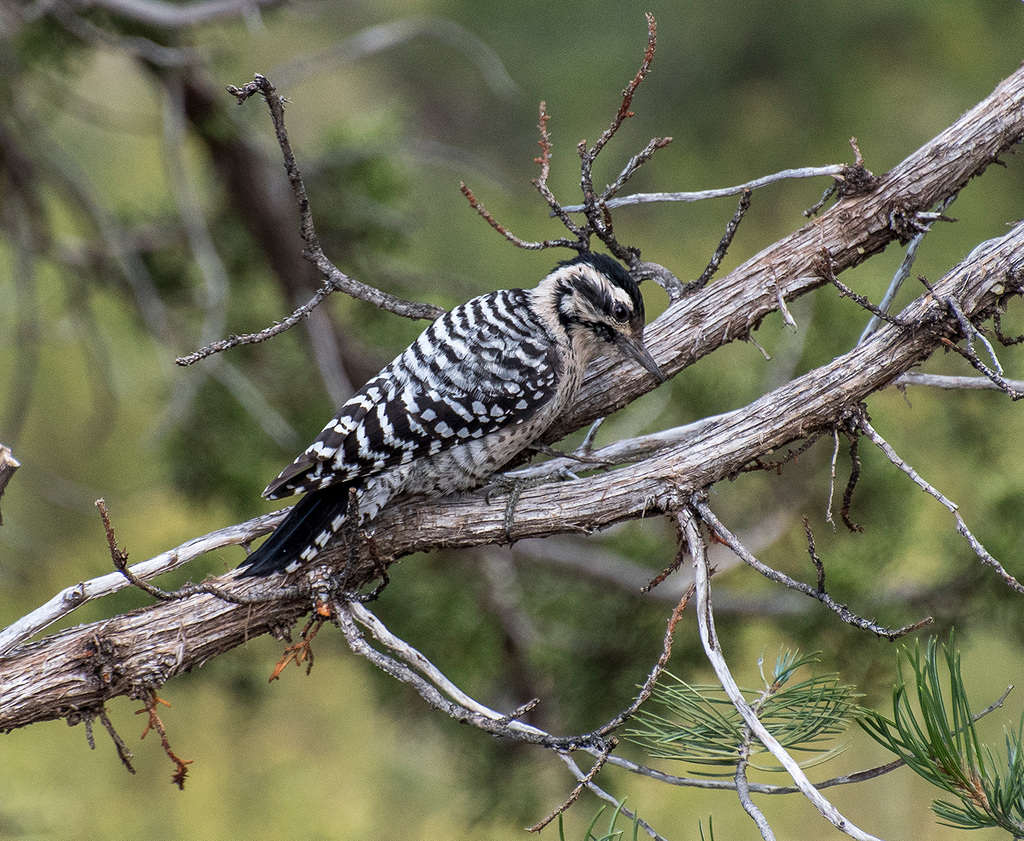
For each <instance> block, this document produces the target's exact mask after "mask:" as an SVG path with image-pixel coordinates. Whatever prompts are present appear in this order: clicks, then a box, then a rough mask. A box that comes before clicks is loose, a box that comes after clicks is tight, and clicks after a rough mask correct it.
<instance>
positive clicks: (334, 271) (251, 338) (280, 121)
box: [175, 73, 444, 365]
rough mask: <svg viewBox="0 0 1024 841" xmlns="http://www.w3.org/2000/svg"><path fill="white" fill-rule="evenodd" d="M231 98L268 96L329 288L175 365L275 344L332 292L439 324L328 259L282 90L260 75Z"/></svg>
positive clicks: (303, 222) (423, 308)
mask: <svg viewBox="0 0 1024 841" xmlns="http://www.w3.org/2000/svg"><path fill="white" fill-rule="evenodd" d="M228 92H229V93H230V94H231V95H232V96H234V97H235V98H236V99H237V100H238V102H239V104H242V103H244V102H246V101H247V100H248V99H249V98H250V97H252V96H254V95H255V94H257V93H259V94H261V95H262V96H263V99H264V101H265V102H266V103H267V106H268V108H269V109H270V114H271V118H272V120H273V123H274V132H275V134H276V135H277V142H278V145H279V146H280V147H281V153H282V155H283V157H284V166H285V171H286V172H287V174H288V181H289V183H290V184H291V187H292V192H293V193H294V194H295V199H296V201H297V203H298V206H299V217H300V234H301V235H302V240H303V242H305V244H306V247H305V250H304V251H303V256H304V257H305V258H306V259H307V260H308V261H309V262H310V263H312V264H313V265H314V266H316V267H317V269H318V270H319V271H320V274H321V276H322V277H323V280H324V286H322V287H321V288H320V289H319V290H318V291H317V293H316V295H314V296H313V298H311V299H310V300H309V301H308V302H307V303H306V304H304V305H303V306H301V307H299V308H298V309H296V310H295V311H294V312H293V313H292V314H291V315H290V316H288V317H287V318H285V319H284V320H282V321H280V322H278V323H277V324H275V325H273V326H272V327H268V328H266V329H265V330H261V331H260V332H258V333H250V334H246V335H244V336H231V337H229V338H227V339H224V340H222V341H219V342H213V343H211V344H208V345H206V346H205V347H203V348H200V349H199V350H197V351H196V352H195V353H192V354H189V355H188V356H182V357H178V359H176V360H175V361H176V362H177V364H179V365H191V364H193V363H194V362H197V361H199V360H200V359H205V358H206V357H207V356H210V355H211V354H214V353H218V352H220V351H223V350H227V349H228V348H232V347H236V346H238V345H243V344H252V343H254V342H262V341H265V340H266V339H269V338H272V337H273V336H276V335H277V334H278V333H281V332H283V331H285V330H287V329H288V328H290V327H292V326H293V325H294V324H296V323H297V322H298V321H299V320H301V319H302V318H305V317H307V316H308V315H309V313H310V312H311V311H312V310H313V309H314V308H316V307H317V306H318V305H319V304H320V303H321V302H322V301H323V299H324V298H326V297H327V296H328V295H330V294H331V293H332V292H337V291H340V292H344V293H345V294H347V295H350V296H351V297H353V298H358V299H359V300H362V301H366V302H368V303H370V304H373V305H374V306H376V307H379V308H381V309H385V310H388V311H389V312H392V313H395V314H396V315H401V316H404V317H406V318H414V319H417V318H430V319H434V318H437V317H438V316H439V315H441V314H442V313H443V312H444V310H443V309H441V308H440V307H437V306H434V305H433V304H421V303H417V302H415V301H405V300H403V299H401V298H397V297H395V296H394V295H390V294H388V293H387V292H383V291H381V290H380V289H376V288H374V287H372V286H369V285H367V284H365V283H360V282H359V281H357V280H353V279H352V278H350V277H349V276H348V275H346V274H345V273H344V272H342V271H341V270H340V269H338V267H337V266H335V265H334V264H333V263H332V262H331V261H330V260H329V259H328V258H327V256H326V255H325V254H324V252H323V248H322V247H321V245H320V239H319V237H318V236H317V233H316V228H315V227H314V225H313V214H312V210H311V207H310V202H309V196H308V195H307V194H306V186H305V184H304V183H303V181H302V174H301V173H300V171H299V166H298V164H297V163H296V161H295V155H294V153H293V152H292V148H291V142H290V141H289V140H288V131H287V129H286V128H285V123H284V99H283V98H282V97H280V96H278V95H277V90H276V88H275V87H274V85H273V84H271V82H270V81H269V80H268V79H267V78H266V77H265V76H262V75H260V74H259V73H257V74H256V75H255V77H254V78H253V81H251V82H249V83H248V84H246V85H244V86H243V87H241V88H238V87H235V86H234V85H230V86H228Z"/></svg>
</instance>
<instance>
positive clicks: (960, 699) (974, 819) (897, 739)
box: [859, 633, 1024, 838]
mask: <svg viewBox="0 0 1024 841" xmlns="http://www.w3.org/2000/svg"><path fill="white" fill-rule="evenodd" d="M942 652H943V655H944V657H943V658H942V660H944V663H943V662H941V661H940V657H939V645H938V642H937V641H936V640H935V638H934V637H933V638H930V639H929V640H928V642H927V645H926V647H925V652H924V654H923V655H922V653H921V648H920V645H919V644H915V646H914V649H913V650H911V649H909V648H907V647H906V646H904V647H903V648H902V651H901V652H899V653H897V667H898V669H899V673H900V682H899V683H898V684H897V686H896V688H895V690H894V691H893V700H892V708H893V717H892V718H891V719H890V718H886V717H885V716H883V715H881V714H880V713H878V712H875V711H873V710H872V711H867V712H866V714H865V715H864V716H863V717H862V718H861V719H860V721H859V723H860V725H861V727H863V728H864V730H865V731H867V733H868V734H869V735H870V736H871V737H872V738H873V739H875V740H876V741H877V742H879V743H880V744H882V745H883V746H884V747H886V748H888V749H889V750H890V751H892V752H893V753H894V754H896V755H897V756H898V757H900V759H902V760H903V761H904V762H906V763H907V765H908V766H909V767H910V768H911V769H912V770H913V771H914V772H915V773H917V774H918V775H920V776H921V777H923V778H924V779H925V780H927V781H928V782H930V783H931V784H932V785H934V786H937V787H938V788H940V789H942V790H943V791H945V792H947V793H949V794H952V795H954V796H955V797H956V798H957V799H958V801H959V802H956V803H951V802H948V801H944V800H937V801H935V802H934V803H933V804H932V809H933V811H934V812H935V814H936V815H937V816H938V817H939V820H940V822H942V823H944V824H946V825H948V826H952V827H957V828H959V829H982V828H985V827H998V828H1002V829H1005V830H1007V831H1008V832H1010V833H1012V834H1013V836H1014V837H1015V838H1021V837H1024V751H1022V750H1021V747H1022V743H1024V719H1022V720H1021V723H1020V725H1019V726H1018V728H1017V730H1016V732H1007V734H1006V745H1005V749H1006V757H1005V761H1001V760H997V759H996V757H995V755H994V754H993V752H992V750H991V748H989V747H988V746H987V745H984V744H982V743H981V741H980V740H979V738H978V732H977V729H976V727H975V721H976V717H975V716H974V715H973V714H972V713H971V708H970V704H969V703H968V700H967V689H966V686H965V685H964V681H963V676H962V674H961V672H960V654H959V652H957V651H956V649H955V647H954V644H953V634H952V633H951V634H950V641H949V645H943V646H942ZM904 660H906V662H907V664H908V665H909V666H910V670H911V672H912V673H913V682H912V684H911V685H910V686H908V684H907V681H906V680H905V679H904V674H903V664H904ZM943 666H944V668H943ZM943 673H945V680H944V679H943ZM947 684H948V689H947V688H946V685H947ZM912 694H913V695H916V697H917V705H916V709H915V706H914V705H913V704H911V701H910V696H911V695H912Z"/></svg>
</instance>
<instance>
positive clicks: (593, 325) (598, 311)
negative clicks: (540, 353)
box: [537, 252, 665, 382]
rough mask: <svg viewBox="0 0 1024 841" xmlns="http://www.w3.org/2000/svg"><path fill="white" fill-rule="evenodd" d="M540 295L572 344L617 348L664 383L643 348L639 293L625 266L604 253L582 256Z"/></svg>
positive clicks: (558, 270) (554, 275)
mask: <svg viewBox="0 0 1024 841" xmlns="http://www.w3.org/2000/svg"><path fill="white" fill-rule="evenodd" d="M537 294H538V296H539V298H540V301H541V303H542V306H543V309H544V310H545V312H546V314H547V315H548V317H549V319H551V320H552V321H553V322H555V323H556V324H557V326H558V328H559V329H561V330H563V331H565V333H566V335H567V336H568V337H569V340H570V341H573V342H584V343H585V344H587V345H588V346H589V349H590V350H597V349H599V348H601V347H602V346H603V345H613V346H615V347H616V348H618V350H620V351H621V352H622V353H624V354H626V356H628V357H630V358H631V359H633V360H634V361H635V362H637V363H638V364H640V365H641V366H643V367H644V368H646V369H647V370H648V371H650V372H651V373H652V374H654V376H655V377H657V378H658V379H659V380H661V381H662V382H664V381H665V375H664V374H663V373H662V371H661V369H660V368H659V367H658V363H657V362H655V361H654V358H653V357H652V356H651V354H650V352H649V351H648V350H647V347H646V346H645V345H644V299H643V297H641V295H640V288H639V287H638V286H637V284H636V281H634V280H633V278H632V277H630V275H629V272H627V271H626V269H625V268H624V267H623V266H622V264H621V263H618V262H617V261H616V260H613V259H612V258H611V257H608V256H607V255H605V254H594V253H590V252H587V253H583V254H580V255H579V256H578V257H574V258H573V259H572V260H564V261H563V262H561V263H559V264H558V265H557V266H556V267H555V268H554V270H553V271H552V272H551V274H549V275H548V276H547V277H546V278H544V280H543V281H541V283H540V286H538V288H537Z"/></svg>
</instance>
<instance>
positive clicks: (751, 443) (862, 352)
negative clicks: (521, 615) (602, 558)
mask: <svg viewBox="0 0 1024 841" xmlns="http://www.w3.org/2000/svg"><path fill="white" fill-rule="evenodd" d="M1022 137H1024V70H1018V72H1016V73H1015V74H1014V75H1013V76H1011V77H1010V78H1008V79H1007V80H1006V81H1004V82H1003V83H1002V84H1000V85H999V87H998V88H997V89H996V91H995V92H994V93H993V94H992V95H991V96H990V97H988V98H987V99H986V100H985V101H984V102H982V103H981V104H980V105H979V106H977V107H976V108H975V109H973V110H972V111H971V112H969V113H968V114H967V115H965V116H964V117H962V118H961V119H960V120H958V121H957V122H956V123H955V124H954V125H953V126H951V127H950V128H949V129H947V130H946V131H944V132H943V133H942V134H940V135H939V136H938V137H937V138H935V139H934V140H932V141H931V142H930V143H928V144H926V145H925V146H924V147H922V148H921V149H920V150H918V151H917V152H915V153H914V154H913V155H911V156H910V157H909V158H907V160H906V161H904V162H903V163H901V164H900V165H899V166H897V167H896V168H895V169H893V170H892V171H891V172H890V173H888V174H887V175H885V176H882V179H881V181H880V182H879V183H878V184H877V185H876V187H875V188H874V190H873V191H872V192H870V193H869V194H865V195H860V196H855V197H849V198H844V199H843V200H841V201H840V202H839V203H838V204H837V205H836V206H835V207H833V208H832V209H830V210H829V211H828V212H827V213H825V214H823V215H822V216H821V217H820V218H819V219H816V220H815V221H813V222H811V223H809V224H808V225H805V226H804V227H803V228H801V229H800V230H799V231H796V232H795V233H793V234H791V235H789V236H788V237H786V238H784V239H783V240H781V241H779V242H778V243H776V244H775V245H773V246H771V247H770V248H767V249H765V250H764V251H763V252H761V253H760V254H758V255H757V256H755V257H754V258H752V259H751V260H749V261H748V262H747V263H746V264H744V266H741V267H740V268H738V269H736V270H735V271H733V272H732V273H731V274H729V275H727V276H726V277H725V278H722V279H721V280H719V281H717V282H715V283H714V284H712V285H711V286H710V287H709V288H708V289H706V290H704V291H703V292H701V293H700V294H698V295H695V296H693V297H692V298H687V299H685V300H683V301H681V302H678V303H677V304H675V305H673V306H671V307H670V308H669V310H668V311H667V312H666V313H665V314H664V315H662V316H661V317H660V318H659V319H658V320H657V321H656V322H655V323H654V324H652V325H651V327H650V328H649V342H650V344H651V346H652V348H653V350H654V354H655V356H656V358H658V360H659V361H660V362H662V363H663V367H664V368H665V370H666V371H669V372H672V373H674V372H677V371H679V370H681V369H682V368H683V367H685V366H686V365H688V364H690V363H692V362H693V361H695V360H697V359H699V358H701V357H702V356H705V355H707V354H708V353H710V352H711V351H713V350H714V349H715V348H717V347H720V346H721V345H722V344H724V343H726V342H728V341H732V340H734V339H736V338H741V337H744V336H746V335H748V334H749V332H750V331H751V330H753V329H755V328H756V326H757V325H758V324H759V323H760V322H761V320H762V319H763V318H764V317H765V316H766V315H767V314H768V313H770V312H772V311H773V310H775V309H777V308H778V306H779V303H778V293H777V291H776V289H778V290H779V291H781V294H782V296H783V297H784V298H785V299H786V300H790V299H792V298H795V297H797V296H799V295H802V294H805V293H806V292H808V291H810V290H812V289H814V288H816V287H818V286H820V285H821V284H822V283H824V282H825V281H824V279H823V277H822V273H821V271H820V268H819V266H820V263H819V261H820V260H821V259H822V257H823V254H824V253H825V252H827V255H828V257H829V258H830V259H831V261H832V263H833V267H834V271H836V272H837V273H838V272H839V271H841V270H843V269H845V268H848V267H850V266H853V265H856V264H857V263H859V262H861V261H863V260H864V259H866V258H867V257H869V256H870V255H872V254H875V253H878V252H879V251H881V250H882V249H883V248H884V247H885V245H886V244H887V243H888V242H890V241H891V240H892V239H893V238H895V237H897V236H898V235H899V234H901V233H902V230H901V228H900V224H902V223H901V222H900V220H905V219H906V218H908V214H910V215H912V213H913V212H914V211H916V210H925V209H927V208H929V207H931V206H932V205H933V204H934V203H935V202H937V201H939V200H941V199H942V198H944V197H945V196H948V195H950V194H952V193H953V192H956V191H957V190H959V189H960V188H961V187H963V186H964V184H965V183H966V182H967V181H968V180H969V179H970V178H971V177H973V176H974V175H978V174H980V173H982V172H983V171H984V169H985V168H986V167H987V166H988V165H989V164H990V163H991V162H992V161H993V160H994V159H995V158H996V156H997V155H999V154H1000V153H1002V152H1004V151H1006V150H1007V149H1008V148H1010V146H1012V145H1013V144H1014V143H1016V142H1019V141H1020V140H1021V138H1022ZM893 220H896V222H897V223H898V224H895V225H894V224H893ZM823 249H824V252H823ZM1022 276H1024V226H1022V225H1018V226H1017V227H1015V228H1014V229H1013V230H1012V231H1011V232H1010V233H1009V234H1007V235H1006V236H1004V237H1002V238H1001V239H1000V240H998V241H994V243H993V244H992V246H991V247H989V248H986V249H979V250H978V251H976V252H975V253H974V254H973V255H972V256H971V257H970V258H968V259H967V260H965V261H964V263H962V264H961V265H960V266H958V267H957V268H956V269H954V270H953V271H951V272H950V273H949V274H948V275H947V276H946V277H944V278H943V279H942V280H941V281H939V282H938V283H937V284H936V285H935V289H936V291H937V293H938V294H939V295H940V296H943V297H945V296H947V295H952V296H953V297H955V298H956V299H957V301H958V302H959V304H960V306H961V308H962V310H963V311H964V312H965V313H966V314H967V315H968V316H970V317H981V316H983V315H985V314H986V313H987V312H988V311H990V310H991V308H992V307H993V306H994V305H995V304H996V302H997V299H998V298H1000V296H1003V295H1012V296H1020V295H1021V294H1022V290H1021V282H1022V279H1024V277H1022ZM900 317H901V318H902V319H904V320H906V321H908V322H911V323H913V324H914V325H916V326H915V327H914V328H913V329H909V330H903V329H900V328H897V327H893V326H887V327H885V328H884V329H882V330H880V331H879V332H878V333H876V334H875V335H874V336H872V337H871V338H870V339H869V340H868V341H867V342H865V343H864V344H862V345H860V346H858V347H857V348H855V349H854V350H852V351H850V352H849V353H847V354H845V355H844V356H841V357H839V358H837V359H836V360H834V361H833V362H832V363H830V364H828V365H825V366H823V367H821V368H819V369H817V370H815V371H812V372H810V373H808V374H806V375H804V376H802V377H800V378H799V379H797V380H794V381H793V382H791V383H788V384H787V385H785V386H783V387H781V388H779V389H776V390H775V391H773V392H771V393H770V394H767V395H765V396H764V397H762V398H760V399H758V400H756V401H754V402H753V403H751V404H750V405H749V406H746V407H744V408H743V409H740V410H737V411H735V412H731V413H729V414H728V415H725V416H723V417H722V418H720V419H718V420H717V421H716V422H714V423H712V424H708V425H706V426H705V427H703V428H702V429H700V430H699V431H698V432H697V433H696V434H695V435H694V436H692V437H690V438H688V439H687V441H686V443H685V444H682V445H678V446H674V447H670V448H668V449H665V450H662V451H660V452H658V453H657V454H655V455H654V456H652V457H651V458H648V459H647V460H645V461H642V462H639V463H637V464H634V465H629V466H625V467H622V468H620V469H618V470H616V471H613V472H610V473H604V474H599V475H595V476H590V477H585V478H582V479H579V480H574V481H567V482H557V483H551V484H547V485H542V486H538V487H533V488H528V489H526V490H524V491H523V493H522V496H521V498H520V500H519V502H518V505H517V507H516V509H515V518H514V522H513V524H512V527H511V531H510V534H506V531H505V523H504V519H505V502H506V497H505V496H504V495H503V494H494V495H492V498H491V499H490V500H488V499H487V498H486V495H484V494H482V493H476V494H471V495H467V496H464V497H461V498H457V499H449V500H436V501H422V500H420V501H407V502H404V503H399V504H396V505H393V506H391V507H390V508H389V509H388V510H387V511H385V512H384V513H382V514H381V515H380V516H379V517H378V519H377V520H376V521H375V523H374V535H373V541H372V543H373V547H374V554H375V556H376V560H375V559H374V558H373V557H371V554H370V552H369V550H368V548H367V546H365V545H364V546H362V547H361V553H360V555H359V558H358V562H357V570H356V571H357V579H369V578H372V576H373V569H374V564H375V563H376V562H377V561H383V562H385V563H387V562H391V561H393V560H395V559H397V558H400V557H402V556H404V555H407V554H410V553H412V552H417V551H424V550H429V549H436V548H441V547H457V546H474V545H479V544H483V543H494V542H503V541H505V540H506V539H507V538H508V537H509V536H510V537H511V538H513V539H522V538H526V537H540V536H546V535H551V534H557V533H567V532H588V531H593V530H596V529H600V528H603V527H606V526H608V525H610V524H612V523H615V522H620V521H623V520H627V519H635V518H638V517H643V516H650V515H652V514H657V513H660V512H663V511H668V510H671V509H672V507H673V506H674V505H675V503H676V501H677V500H680V499H683V498H685V496H686V495H687V494H689V492H690V491H692V490H695V489H698V488H701V487H706V486H708V485H710V484H713V483H715V482H717V481H719V480H721V479H723V478H725V477H727V476H729V475H730V474H732V473H733V472H734V471H735V470H736V469H738V468H739V467H741V466H742V465H743V464H745V463H747V462H749V461H750V460H752V459H753V458H755V457H757V456H761V455H765V454H766V453H769V452H771V451H772V450H774V449H776V448H778V447H780V446H783V445H784V444H786V443H787V442H789V441H793V440H795V439H797V438H800V437H802V436H805V435H807V434H809V433H811V432H814V431H817V430H821V429H826V428H829V427H832V426H834V425H835V424H837V423H839V422H841V420H842V418H843V417H844V415H845V414H846V413H847V412H849V411H851V410H852V409H853V408H854V407H855V406H856V405H857V404H858V403H859V402H860V401H862V400H863V399H864V398H865V397H867V396H868V395H870V394H872V393H873V392H875V391H878V390H879V389H881V388H884V387H885V386H886V385H887V384H888V383H891V382H892V381H893V380H894V379H895V378H896V377H898V376H899V375H900V374H901V373H903V372H904V371H906V370H908V369H910V368H912V367H913V366H914V365H916V364H918V363H920V362H921V361H922V360H924V359H926V358H927V357H928V355H929V354H931V353H932V352H933V351H934V350H935V349H936V348H937V347H939V346H940V345H941V340H942V338H944V337H955V336H956V335H957V328H956V321H955V318H953V316H952V315H951V314H950V312H949V311H948V308H947V307H945V305H944V304H942V303H941V302H940V301H937V300H936V299H935V298H933V296H932V295H930V294H926V295H922V296H921V297H920V298H918V299H917V300H915V301H914V302H913V303H912V304H911V305H910V306H909V307H907V308H906V309H905V310H904V311H903V313H901V315H900ZM612 364H613V363H611V362H610V361H602V362H600V363H599V364H598V365H597V366H595V369H594V370H593V371H592V373H591V375H590V377H589V378H588V383H587V386H586V387H585V391H584V395H583V397H582V399H581V401H580V403H579V404H578V405H577V406H576V407H574V409H573V410H572V411H571V412H570V413H569V415H568V416H567V417H565V418H564V419H563V420H562V421H561V422H559V423H558V425H557V428H556V430H555V431H554V432H553V433H552V435H553V436H560V435H562V434H565V433H566V432H568V431H571V430H573V429H577V428H579V427H580V426H582V425H584V424H586V423H588V422H589V421H590V420H591V419H592V418H594V417H597V416H600V415H603V414H606V413H609V412H610V411H613V410H614V409H616V408H619V407H621V406H623V405H625V404H627V403H629V402H630V401H632V400H633V399H635V398H636V397H638V396H639V395H640V394H642V393H644V392H646V391H648V390H650V388H651V387H652V385H653V383H652V382H650V378H644V377H640V376H637V375H636V372H635V371H633V370H631V369H628V368H627V367H626V366H619V367H617V368H616V369H614V370H613V369H611V368H610V366H611V365H612ZM609 384H611V386H610V385H609ZM245 526H246V524H243V526H242V527H241V531H242V533H243V534H245V535H247V536H248V537H249V539H251V538H252V537H255V536H256V535H257V534H259V533H261V532H263V531H265V530H266V526H267V519H266V518H263V519H262V520H259V521H253V522H252V524H250V526H249V530H248V532H246V528H245ZM340 551H341V552H343V551H344V547H341V549H340ZM338 554H339V550H335V552H334V553H333V555H334V556H335V557H337V556H338ZM239 559H241V558H240V557H239ZM232 579H233V573H232V574H229V575H227V576H223V577H221V578H220V579H218V583H219V584H221V585H222V586H225V587H227V586H238V587H239V588H240V590H241V591H243V592H245V591H251V590H253V589H254V588H260V587H262V586H264V585H263V583H262V582H259V581H256V582H254V581H251V580H247V581H245V582H242V583H241V584H236V583H235V582H233V580H232ZM307 609H308V604H306V603H304V602H301V601H295V600H290V601H289V600H280V601H274V602H268V603H264V604H259V605H248V606H243V605H233V604H228V603H225V602H223V601H221V600H219V599H217V598H215V597H213V596H209V595H199V596H194V597H192V598H189V599H186V600H183V601H178V602H168V603H158V604H155V605H152V606H151V607H147V608H143V609H140V610H137V611H133V612H131V613H129V614H125V615H123V616H116V617H113V618H111V619H109V620H105V621H103V622H96V623H91V624H89V625H84V626H80V627H77V628H71V629H68V630H66V631H62V632H60V633H57V634H53V635H51V636H49V637H46V638H44V639H42V640H40V641H37V642H32V643H28V644H25V645H23V646H22V647H20V648H18V649H16V650H14V651H12V652H11V653H10V654H8V655H7V656H6V657H4V658H3V659H0V730H9V729H13V728H16V727H22V726H24V725H26V724H29V723H32V722H34V721H42V720H48V719H55V718H65V717H70V718H72V719H73V718H74V717H75V716H77V715H82V714H89V713H90V711H95V710H96V709H98V708H99V707H100V706H101V705H102V704H103V703H104V702H105V701H107V700H109V699H111V698H113V697H116V696H119V695H129V696H132V695H138V694H140V693H142V692H143V691H145V690H147V689H149V688H153V687H156V686H159V685H161V684H162V683H164V682H165V681H167V680H168V679H169V678H171V677H173V676H174V675H176V674H179V673H181V672H183V671H186V670H188V669H191V668H195V667H196V666H198V665H201V664H202V663H204V662H206V661H207V660H209V659H210V658H212V657H215V656H217V655H219V654H221V653H223V652H225V651H228V650H229V649H231V648H232V647H234V646H236V645H239V644H241V643H242V642H244V641H245V640H246V639H248V638H251V637H253V636H256V635H258V634H262V633H266V632H267V631H271V630H275V629H281V628H282V627H286V626H288V625H289V624H290V623H292V622H294V621H295V619H296V618H297V617H298V616H300V615H301V614H302V613H303V612H305V611H306V610H307Z"/></svg>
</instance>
